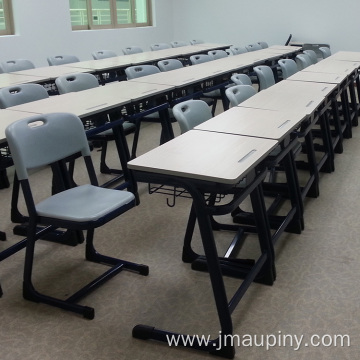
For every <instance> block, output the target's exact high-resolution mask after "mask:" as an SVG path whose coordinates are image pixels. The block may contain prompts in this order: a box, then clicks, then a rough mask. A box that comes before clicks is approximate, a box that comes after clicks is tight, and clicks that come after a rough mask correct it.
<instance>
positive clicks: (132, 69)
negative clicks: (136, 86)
mask: <svg viewBox="0 0 360 360" xmlns="http://www.w3.org/2000/svg"><path fill="white" fill-rule="evenodd" d="M159 72H160V69H159V68H158V67H157V66H155V65H135V66H129V67H127V68H126V69H125V74H126V77H127V79H128V80H131V79H136V78H138V77H141V76H146V75H152V74H156V73H159Z"/></svg>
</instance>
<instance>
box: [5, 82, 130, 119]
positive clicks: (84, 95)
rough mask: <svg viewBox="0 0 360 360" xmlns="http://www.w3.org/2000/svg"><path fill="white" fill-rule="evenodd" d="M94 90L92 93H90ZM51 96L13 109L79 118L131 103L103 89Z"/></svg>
mask: <svg viewBox="0 0 360 360" xmlns="http://www.w3.org/2000/svg"><path fill="white" fill-rule="evenodd" d="M90 90H92V91H90ZM90 90H84V91H79V92H76V93H68V94H64V95H55V96H50V97H49V98H47V99H42V100H37V101H32V102H29V103H25V104H21V105H17V106H13V107H11V110H13V111H25V112H27V113H34V114H46V113H51V112H69V113H73V114H75V115H77V116H79V117H85V116H90V115H93V114H96V113H98V112H100V111H107V110H110V109H113V108H116V107H118V106H121V105H124V104H127V103H129V102H130V101H129V100H128V99H121V98H120V96H119V95H118V94H114V92H112V91H106V92H104V91H100V90H104V89H101V88H95V89H90Z"/></svg>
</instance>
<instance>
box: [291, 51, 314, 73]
mask: <svg viewBox="0 0 360 360" xmlns="http://www.w3.org/2000/svg"><path fill="white" fill-rule="evenodd" d="M295 61H296V64H297V66H298V68H299V70H303V69H305V68H307V67H308V66H310V65H312V62H311V59H310V57H309V55H306V54H299V55H296V57H295Z"/></svg>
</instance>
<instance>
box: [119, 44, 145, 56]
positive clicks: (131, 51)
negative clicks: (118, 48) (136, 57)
mask: <svg viewBox="0 0 360 360" xmlns="http://www.w3.org/2000/svg"><path fill="white" fill-rule="evenodd" d="M142 52H143V49H142V48H141V47H140V46H128V47H126V48H124V49H123V53H124V55H131V54H139V53H142Z"/></svg>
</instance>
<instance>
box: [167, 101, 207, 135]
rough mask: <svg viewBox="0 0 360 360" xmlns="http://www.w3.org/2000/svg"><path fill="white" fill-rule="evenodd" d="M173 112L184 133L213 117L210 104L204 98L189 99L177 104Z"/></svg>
mask: <svg viewBox="0 0 360 360" xmlns="http://www.w3.org/2000/svg"><path fill="white" fill-rule="evenodd" d="M173 114H174V117H175V119H176V121H177V122H178V123H179V126H180V131H181V133H182V134H183V133H185V132H186V131H188V130H191V129H192V128H194V127H195V126H197V125H199V124H201V123H203V122H204V121H206V120H209V119H211V118H212V114H211V110H210V108H209V105H208V104H207V103H206V102H205V101H202V100H187V101H183V102H181V103H179V104H176V105H175V106H174V107H173Z"/></svg>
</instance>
